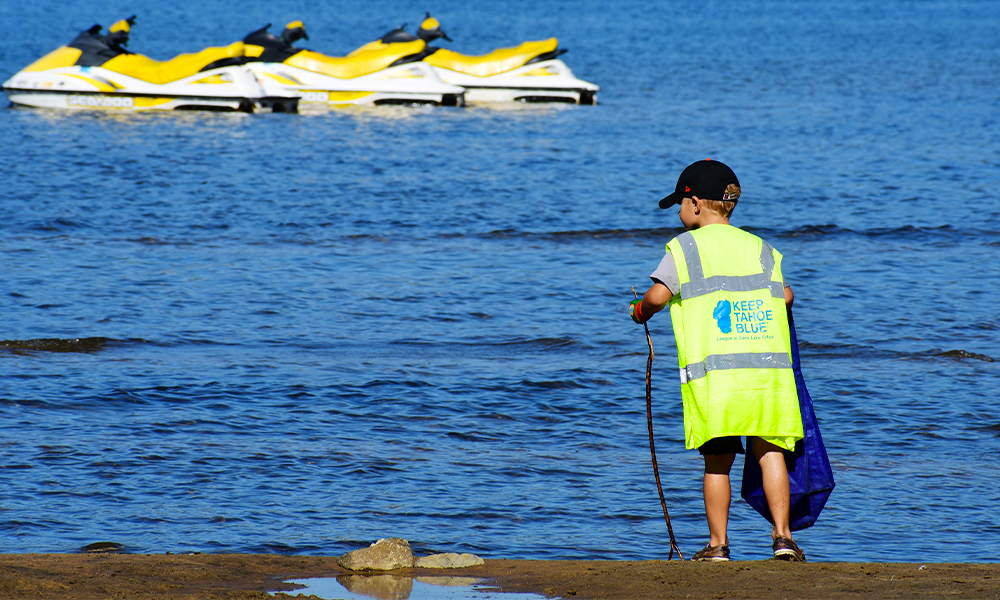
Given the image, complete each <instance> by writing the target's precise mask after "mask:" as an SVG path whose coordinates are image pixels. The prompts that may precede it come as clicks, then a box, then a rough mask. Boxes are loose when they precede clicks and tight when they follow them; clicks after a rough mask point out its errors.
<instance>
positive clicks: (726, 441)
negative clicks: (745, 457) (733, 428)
mask: <svg viewBox="0 0 1000 600" xmlns="http://www.w3.org/2000/svg"><path fill="white" fill-rule="evenodd" d="M698 452H700V453H701V455H702V456H705V455H706V454H709V455H716V454H733V453H735V454H746V450H744V449H743V438H741V437H740V436H738V435H730V436H726V437H717V438H712V439H710V440H708V441H707V442H705V443H704V444H702V445H701V446H698Z"/></svg>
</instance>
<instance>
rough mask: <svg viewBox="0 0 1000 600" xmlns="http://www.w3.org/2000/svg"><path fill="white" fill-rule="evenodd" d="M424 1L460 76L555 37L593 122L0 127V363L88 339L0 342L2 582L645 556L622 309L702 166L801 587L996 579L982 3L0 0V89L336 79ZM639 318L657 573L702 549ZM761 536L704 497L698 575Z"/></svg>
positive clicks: (641, 456) (997, 30) (663, 352)
mask: <svg viewBox="0 0 1000 600" xmlns="http://www.w3.org/2000/svg"><path fill="white" fill-rule="evenodd" d="M428 9H431V10H432V11H433V14H434V15H435V16H436V17H437V18H438V19H439V20H440V21H441V22H442V26H443V28H444V29H445V31H447V32H448V34H449V35H450V37H452V38H453V39H454V40H455V42H454V44H453V45H452V47H454V48H455V49H457V50H460V51H465V52H467V53H472V54H476V53H484V52H486V51H488V50H490V49H492V48H495V47H498V46H510V45H514V44H516V43H518V42H520V41H522V40H526V39H543V38H546V37H549V36H552V35H555V36H557V37H559V39H560V44H561V46H564V47H567V48H569V53H568V54H566V55H565V56H564V57H563V58H564V60H565V62H566V63H567V64H568V65H569V66H570V67H571V68H572V69H573V70H574V72H575V73H576V74H577V75H578V76H579V77H581V78H582V79H585V80H588V81H593V82H595V83H597V84H599V85H601V86H602V88H603V89H602V91H601V92H600V94H599V95H598V101H599V104H598V105H597V106H582V107H579V106H532V105H528V106H515V107H505V108H489V107H473V106H470V107H466V108H464V109H461V108H401V107H379V108H378V109H371V110H366V109H358V110H342V111H334V112H330V113H328V114H316V115H287V114H274V115H269V114H264V115H244V114H214V113H212V114H195V113H177V114H133V115H112V114H93V113H74V114H66V113H59V112H51V111H40V110H25V109H8V108H4V109H0V181H2V182H3V195H2V199H0V281H2V285H0V311H2V312H0V314H2V315H3V320H2V326H0V339H3V340H30V339H41V338H57V339H62V340H72V339H76V338H105V340H92V341H91V342H88V343H84V344H82V346H83V347H85V348H89V351H86V352H51V351H41V350H34V351H10V350H0V474H2V475H0V477H2V479H0V490H2V492H0V532H2V536H3V541H4V551H6V552H72V551H75V550H77V549H79V548H80V547H82V546H84V545H85V544H88V543H91V542H95V541H101V540H111V541H116V542H119V543H123V544H125V545H126V547H127V549H128V550H129V551H133V552H166V551H171V552H188V551H199V552H265V553H266V552H277V553H289V554H340V553H343V552H345V551H347V550H351V549H354V548H357V547H360V546H362V545H368V544H370V543H371V542H373V541H374V540H376V539H378V538H381V537H389V536H398V537H403V538H406V539H408V540H410V542H411V543H412V544H413V546H414V548H415V550H416V551H417V552H418V553H421V552H429V551H455V552H474V553H476V554H478V555H480V556H483V557H486V558H500V557H509V558H539V559H548V558H609V559H648V558H665V557H666V555H667V552H668V549H669V543H668V541H667V536H666V527H665V525H664V523H663V518H662V513H661V512H660V506H659V500H658V497H657V493H656V487H655V483H654V481H653V476H652V472H651V467H650V460H649V450H648V443H647V438H646V418H645V396H644V386H645V380H644V374H645V366H646V341H645V338H644V336H643V334H642V329H641V328H639V327H636V326H635V325H633V323H632V322H631V321H630V320H629V319H628V317H627V315H626V312H625V308H626V305H627V302H628V301H629V300H630V299H631V292H630V291H629V286H635V287H636V288H637V289H639V290H640V291H641V290H643V289H645V287H647V286H648V284H649V280H648V278H647V276H648V274H649V273H650V272H652V270H653V269H654V268H655V266H656V264H657V263H658V261H659V259H660V258H661V256H662V253H663V245H664V244H665V242H666V241H667V240H668V239H669V238H670V237H672V236H673V235H675V234H676V233H679V232H680V222H679V221H678V219H677V216H676V211H673V210H671V211H660V210H659V209H658V208H656V201H657V200H658V199H659V198H660V197H662V195H664V194H665V193H666V192H669V191H671V190H672V188H673V185H674V183H675V181H676V177H677V175H678V174H679V172H680V171H681V169H682V168H683V167H684V166H686V165H687V164H688V163H690V162H692V161H694V160H698V159H701V158H705V157H713V158H716V159H718V160H723V161H725V162H726V163H728V164H729V165H730V166H732V167H733V168H734V169H735V170H736V172H737V174H738V175H739V177H740V180H741V183H742V184H743V197H742V199H741V201H740V204H739V207H738V209H737V211H736V214H735V215H734V219H733V222H734V224H736V225H738V226H741V227H745V228H747V229H748V230H750V231H753V232H754V233H757V234H759V235H761V236H763V237H764V238H765V239H767V240H769V241H770V242H771V243H772V244H773V245H774V246H775V247H776V248H778V250H779V251H781V252H782V253H783V254H784V255H785V263H784V265H785V273H786V277H787V279H788V281H789V283H791V285H792V286H793V288H794V290H795V294H796V304H795V317H796V325H797V327H798V334H799V340H800V342H801V349H802V360H803V368H804V371H805V376H806V381H807V383H808V385H809V388H810V391H811V393H812V396H813V399H814V401H815V405H816V413H817V416H818V418H819V421H820V425H821V427H822V430H823V434H824V437H825V440H826V442H827V445H828V450H829V452H830V457H831V461H832V463H833V467H834V469H835V474H836V477H837V489H836V491H835V492H834V494H833V496H832V497H831V500H830V502H829V504H828V507H827V509H826V511H825V512H824V513H823V515H822V517H821V518H820V520H819V522H818V523H817V525H816V526H815V527H813V528H811V529H809V530H806V531H802V532H800V533H798V534H797V539H798V540H799V542H800V545H801V546H802V547H803V549H804V550H805V552H806V553H807V555H808V556H809V557H810V559H813V560H835V561H869V560H892V561H921V562H923V561H996V560H998V557H1000V554H998V552H997V548H1000V517H998V516H997V515H998V507H1000V485H998V483H997V482H998V480H1000V466H998V462H997V455H998V452H1000V405H998V402H997V398H998V390H1000V362H996V361H998V360H1000V309H998V303H997V300H996V296H997V293H998V292H1000V199H998V196H1000V192H998V190H1000V123H998V116H1000V56H998V55H1000V51H998V49H997V46H996V40H997V39H1000V20H998V19H996V17H995V13H996V5H995V4H994V3H988V2H987V3H983V2H972V1H967V2H962V1H959V2H947V3H942V2H898V1H897V2H874V1H862V2H855V1H846V0H843V1H836V0H819V1H818V2H759V1H755V2H721V1H709V2H697V3H689V2H680V3H670V4H667V3H659V4H656V3H654V4H651V3H648V2H622V3H616V4H615V5H614V7H613V8H612V7H610V6H609V5H608V4H607V3H602V2H597V1H596V0H582V1H580V2H548V3H541V4H539V3H534V2H528V1H526V0H525V1H522V0H505V1H503V2H500V3H495V4H493V5H491V6H490V8H489V9H487V8H485V7H484V6H480V5H475V4H470V3H465V2H457V1H455V0H442V1H440V2H438V3H436V4H435V5H434V6H433V7H431V6H425V5H424V4H419V3H414V2H407V1H398V2H393V1H374V2H371V1H369V2H364V3H361V2H344V3H336V4H329V5H316V4H315V3H305V2H289V3H282V4H281V5H280V6H278V7H269V6H267V5H266V4H260V3H258V4H250V5H248V4H246V3H240V2H235V1H228V0H205V1H203V2H197V3H195V2H188V1H182V2H178V3H173V4H166V3H156V2H150V1H148V0H139V1H138V2H133V3H129V4H116V3H106V4H98V5H79V6H77V5H74V6H68V5H65V3H57V2H54V1H52V0H41V1H39V2H34V3H27V2H13V1H12V0H0V22H2V23H3V24H4V30H5V31H6V32H7V33H6V34H5V37H4V38H3V39H2V40H0V78H3V79H6V78H7V77H9V76H10V75H12V74H13V73H15V72H16V71H17V70H19V69H20V68H22V67H23V66H25V65H27V64H28V63H30V62H31V61H33V60H34V59H35V58H37V57H39V56H41V55H42V54H44V53H46V52H48V51H50V50H52V49H54V48H55V47H57V46H59V45H61V44H64V43H66V42H67V41H69V40H70V39H72V37H74V36H75V35H76V34H77V33H78V32H79V31H81V30H83V29H86V28H87V27H89V26H90V25H91V24H93V23H95V22H98V23H102V24H104V25H105V26H107V25H110V24H111V23H112V22H114V21H115V20H117V19H119V18H123V17H126V16H129V15H130V14H133V13H136V14H138V16H139V19H138V24H137V25H136V27H135V28H134V29H133V33H132V41H131V44H130V47H131V48H132V50H134V51H137V52H141V53H144V54H148V55H150V56H152V57H154V58H159V59H164V58H168V57H170V56H172V55H174V54H177V53H180V52H190V51H195V50H198V49H201V48H203V47H205V46H209V45H221V44H226V43H229V42H231V41H235V40H237V39H240V38H242V37H243V36H244V35H245V34H246V33H248V32H249V31H251V30H253V29H256V28H258V27H260V26H262V25H263V24H264V23H268V22H273V23H275V24H276V25H279V26H280V25H283V24H284V23H285V22H287V21H291V20H293V19H303V20H304V21H305V23H306V27H307V29H308V31H309V33H310V37H311V40H310V42H309V43H308V44H307V45H308V46H309V47H311V48H314V49H316V50H319V51H323V52H326V53H328V54H346V53H347V52H348V51H349V50H351V49H353V48H355V47H357V46H359V45H361V44H363V43H365V42H368V41H370V40H372V39H374V38H375V37H377V36H379V35H381V34H382V33H384V32H385V31H386V30H387V29H389V28H391V27H395V26H398V25H400V24H401V23H403V22H407V21H408V22H410V23H411V28H412V26H413V25H412V24H415V23H416V22H417V21H419V19H420V18H421V17H422V16H423V13H424V11H425V10H428ZM666 317H667V315H666V314H663V315H659V316H657V317H656V318H654V319H653V321H652V322H651V325H650V329H651V332H652V336H653V341H654V345H655V348H656V351H657V358H656V361H655V363H654V373H653V398H654V403H655V413H654V424H655V427H656V433H657V436H658V440H657V454H658V457H659V459H660V473H661V477H662V479H663V484H664V492H665V494H666V497H667V504H668V507H669V508H670V510H671V517H672V519H673V521H674V524H673V526H674V530H675V532H676V533H677V536H678V541H679V542H680V544H681V548H682V550H684V551H685V553H686V554H687V553H693V552H694V551H696V550H698V549H699V548H700V547H701V546H702V545H703V544H704V543H705V542H706V541H707V526H706V525H705V522H704V516H703V512H702V510H703V509H702V499H701V484H700V480H701V459H700V457H699V456H698V454H697V452H695V451H686V450H684V447H683V430H682V423H681V409H680V390H679V386H678V382H677V379H676V355H675V351H674V346H673V338H672V333H671V328H670V325H669V319H668V318H666ZM77 346H78V347H79V346H81V345H77ZM739 474H740V469H739V468H736V469H735V470H734V486H733V487H734V497H737V498H738V492H739V483H738V482H739ZM769 531H770V526H769V525H768V524H767V522H766V521H764V520H763V519H761V518H760V517H758V516H757V515H756V513H754V512H753V511H752V509H750V508H749V507H748V506H746V505H745V504H744V503H742V502H739V501H738V502H734V506H733V511H732V519H731V530H730V538H731V547H732V549H733V557H734V558H736V559H760V558H766V557H768V556H769V555H770V543H769V542H770V540H769Z"/></svg>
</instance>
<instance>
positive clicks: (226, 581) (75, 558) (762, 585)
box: [0, 554, 1000, 600]
mask: <svg viewBox="0 0 1000 600" xmlns="http://www.w3.org/2000/svg"><path fill="white" fill-rule="evenodd" d="M337 558H338V557H336V556H284V555H273V554H266V555H259V554H6V555H4V554H0V597H3V598H5V599H10V600H19V599H29V598H31V599H38V598H46V599H48V598H51V599H67V600H70V599H78V598H79V599H84V598H86V599H95V598H129V599H134V600H143V599H147V598H148V599H152V598H177V599H189V600H203V599H204V600H207V599H209V598H226V599H232V600H242V599H266V598H274V597H278V598H282V597H295V591H294V589H295V586H293V585H289V584H287V583H284V582H285V581H286V580H289V579H304V578H310V577H338V576H341V577H343V576H345V575H350V576H360V575H361V574H359V573H357V572H352V571H346V570H345V569H342V568H340V567H339V566H337ZM921 567H923V568H921ZM377 575H379V576H383V577H385V576H391V577H397V578H399V577H402V578H407V577H413V578H417V577H421V578H423V577H462V578H475V579H478V580H480V581H482V582H484V583H486V584H488V585H489V586H491V587H493V588H495V589H496V590H497V591H502V592H508V593H534V594H539V595H543V596H547V597H550V598H579V599H594V600H603V599H608V600H610V599H618V600H631V599H640V598H641V599H653V600H657V599H661V598H662V599H668V598H761V599H769V598H775V599H777V598H795V597H798V598H801V597H809V598H816V599H821V600H822V599H842V598H857V597H858V596H860V595H866V596H871V597H875V598H901V599H902V598H940V597H942V596H949V597H957V598H1000V564H994V563H987V564H978V563H976V564H971V563H969V564H966V563H961V564H956V563H805V564H801V563H786V562H778V561H771V560H769V561H742V562H736V561H734V562H729V563H692V562H685V563H681V562H679V561H673V562H666V561H659V560H649V561H614V560H555V561H550V560H516V559H489V560H486V564H484V565H480V566H476V567H466V568H461V569H417V568H413V569H399V570H395V571H388V572H380V573H378V574H377ZM270 592H284V593H286V594H291V595H290V596H282V595H281V594H280V593H279V594H278V595H277V596H273V595H271V593H270ZM373 597H375V596H373Z"/></svg>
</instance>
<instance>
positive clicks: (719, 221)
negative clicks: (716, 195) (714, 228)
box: [687, 210, 729, 231]
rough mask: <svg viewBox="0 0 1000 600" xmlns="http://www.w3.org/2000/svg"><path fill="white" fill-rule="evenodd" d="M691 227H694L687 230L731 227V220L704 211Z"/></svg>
mask: <svg viewBox="0 0 1000 600" xmlns="http://www.w3.org/2000/svg"><path fill="white" fill-rule="evenodd" d="M691 225H692V227H688V228H687V230H688V231H693V230H695V229H701V228H702V227H708V226H709V225H729V218H728V217H723V216H722V215H718V214H716V213H714V212H712V211H710V210H706V211H702V213H701V214H700V215H698V216H697V218H696V220H695V222H694V223H692V224H691Z"/></svg>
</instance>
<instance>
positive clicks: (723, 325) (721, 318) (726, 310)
mask: <svg viewBox="0 0 1000 600" xmlns="http://www.w3.org/2000/svg"><path fill="white" fill-rule="evenodd" d="M732 312H733V307H732V305H731V304H729V300H719V303H718V304H716V305H715V310H713V311H712V318H714V319H715V322H716V323H717V324H718V326H719V330H720V331H722V333H732V331H733V320H732V318H730V315H731V314H732Z"/></svg>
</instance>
